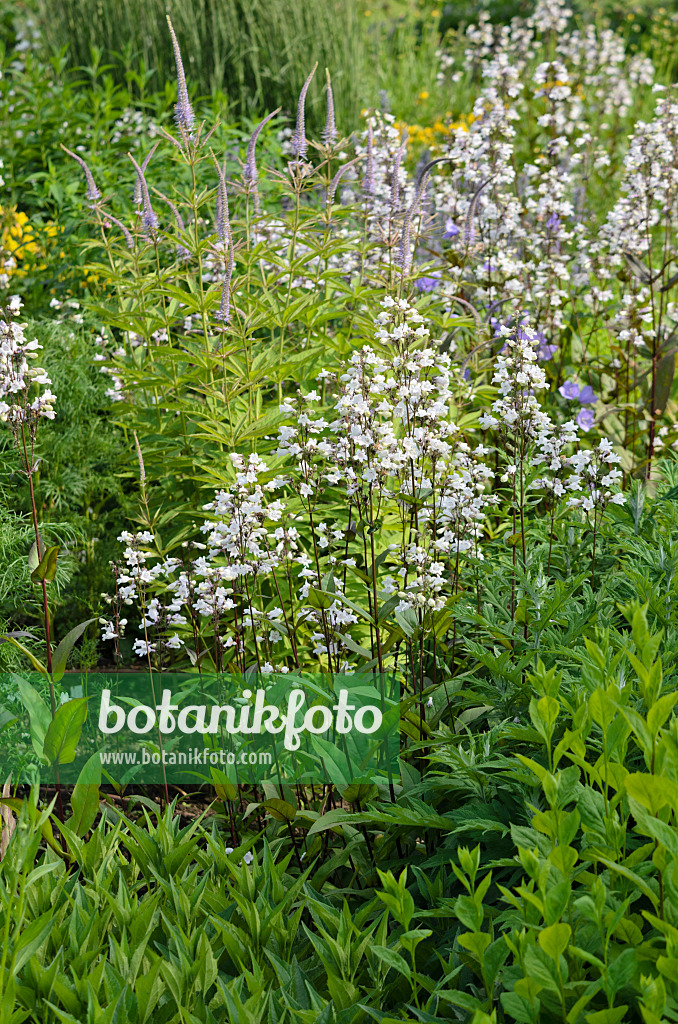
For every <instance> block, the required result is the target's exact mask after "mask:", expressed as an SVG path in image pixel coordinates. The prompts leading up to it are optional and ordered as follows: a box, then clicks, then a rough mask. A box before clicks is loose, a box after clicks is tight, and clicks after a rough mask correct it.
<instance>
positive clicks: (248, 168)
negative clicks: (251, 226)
mask: <svg viewBox="0 0 678 1024" xmlns="http://www.w3.org/2000/svg"><path fill="white" fill-rule="evenodd" d="M279 113H280V107H276V109H275V110H272V111H271V113H270V114H267V115H266V117H265V118H264V119H263V121H260V122H259V124H258V125H257V127H256V128H255V129H254V131H253V132H252V135H251V137H250V141H249V142H248V143H247V154H246V156H245V166H244V167H243V170H242V180H243V182H244V183H245V190H246V191H247V192H251V193H252V195H253V197H254V209H255V210H256V212H257V213H258V212H259V193H258V191H257V178H258V175H257V160H256V147H257V139H258V138H259V135H260V134H261V130H262V128H264V126H265V125H267V124H268V122H269V121H270V120H271V119H272V118H274V117H275V115H276V114H279Z"/></svg>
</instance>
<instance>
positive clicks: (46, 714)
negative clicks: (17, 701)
mask: <svg viewBox="0 0 678 1024" xmlns="http://www.w3.org/2000/svg"><path fill="white" fill-rule="evenodd" d="M17 686H18V689H19V696H20V697H21V703H22V704H23V706H24V707H25V708H26V711H28V717H29V719H30V731H31V743H32V744H33V749H34V751H35V752H36V754H37V755H38V757H42V756H43V747H44V743H45V735H46V734H47V730H48V728H49V725H50V722H51V720H52V716H51V714H50V710H49V708H48V707H47V705H46V704H45V702H44V700H43V699H42V697H41V696H40V694H39V693H38V691H37V690H36V689H35V688H34V687H33V686H31V684H30V683H29V682H27V681H26V680H25V679H19V680H18V681H17Z"/></svg>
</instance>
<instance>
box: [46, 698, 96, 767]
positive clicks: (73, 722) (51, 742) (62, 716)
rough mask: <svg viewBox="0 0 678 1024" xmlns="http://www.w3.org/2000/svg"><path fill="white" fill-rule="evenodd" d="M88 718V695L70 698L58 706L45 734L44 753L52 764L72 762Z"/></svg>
mask: <svg viewBox="0 0 678 1024" xmlns="http://www.w3.org/2000/svg"><path fill="white" fill-rule="evenodd" d="M86 718H87V697H78V698H77V699H76V700H69V701H67V702H66V703H65V704H62V705H61V707H60V708H57V712H56V714H55V716H54V718H53V719H52V721H51V722H50V724H49V728H48V729H47V733H46V735H45V744H44V748H43V755H44V757H46V758H47V760H48V761H49V763H50V764H52V765H57V764H70V763H71V761H74V760H75V748H76V747H77V745H78V741H79V740H80V734H81V732H82V727H83V725H84V724H85V719H86Z"/></svg>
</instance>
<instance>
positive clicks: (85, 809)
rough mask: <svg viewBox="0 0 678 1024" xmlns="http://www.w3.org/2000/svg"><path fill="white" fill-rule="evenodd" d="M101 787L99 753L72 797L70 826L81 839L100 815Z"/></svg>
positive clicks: (84, 771) (80, 778)
mask: <svg viewBox="0 0 678 1024" xmlns="http://www.w3.org/2000/svg"><path fill="white" fill-rule="evenodd" d="M69 703H73V702H72V701H69ZM65 706H66V707H68V705H65ZM100 785H101V757H100V755H99V752H98V751H97V752H96V754H92V756H91V757H90V758H89V760H88V761H87V762H86V764H85V765H84V767H83V769H82V771H81V772H80V774H79V775H78V781H77V782H76V784H75V786H74V787H73V793H72V795H71V808H72V810H73V817H72V818H69V821H68V824H69V826H70V827H71V828H72V829H73V831H74V832H75V834H76V836H78V837H79V838H80V839H82V837H83V836H85V835H86V834H87V833H88V832H89V830H90V829H91V827H92V825H93V824H94V819H95V818H96V816H97V814H98V813H99V786H100Z"/></svg>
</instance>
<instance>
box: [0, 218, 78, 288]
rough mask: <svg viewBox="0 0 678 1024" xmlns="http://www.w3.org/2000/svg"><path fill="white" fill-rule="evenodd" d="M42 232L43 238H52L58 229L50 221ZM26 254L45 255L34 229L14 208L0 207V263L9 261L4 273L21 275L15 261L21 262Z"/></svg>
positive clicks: (42, 245)
mask: <svg viewBox="0 0 678 1024" xmlns="http://www.w3.org/2000/svg"><path fill="white" fill-rule="evenodd" d="M61 230H63V228H62V229H61ZM42 232H43V235H44V238H54V237H55V236H56V235H57V233H58V232H59V228H57V226H56V224H53V223H52V222H51V221H50V222H49V223H48V224H46V225H45V226H44V227H43V228H42ZM43 241H44V239H43ZM28 253H31V254H37V255H40V256H44V255H45V246H44V244H41V243H40V239H39V238H38V237H37V236H36V231H35V229H34V228H33V227H32V226H31V225H30V224H29V222H28V214H26V213H24V212H23V210H17V209H16V207H14V206H11V207H5V208H2V207H0V262H2V261H3V260H7V258H8V257H9V258H10V260H11V262H10V263H9V264H5V265H4V267H3V271H4V273H7V274H10V273H14V274H17V275H21V274H22V270H21V269H20V267H19V266H18V262H17V261H20V260H23V259H24V258H25V256H26V255H27V254H28ZM3 254H4V255H3Z"/></svg>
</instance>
